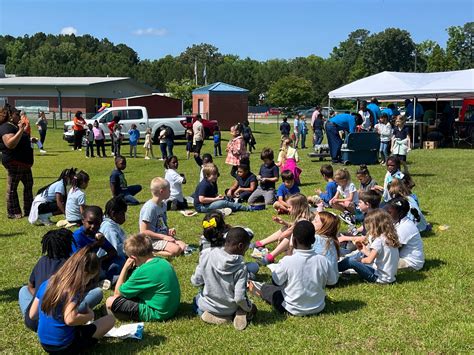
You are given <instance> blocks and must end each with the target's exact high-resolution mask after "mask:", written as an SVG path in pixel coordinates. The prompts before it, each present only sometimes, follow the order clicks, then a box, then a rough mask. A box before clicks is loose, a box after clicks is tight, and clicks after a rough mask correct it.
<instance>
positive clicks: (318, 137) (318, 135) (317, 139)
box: [313, 129, 324, 146]
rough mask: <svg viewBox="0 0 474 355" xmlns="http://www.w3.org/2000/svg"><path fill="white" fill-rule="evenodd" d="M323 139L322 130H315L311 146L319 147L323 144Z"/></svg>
mask: <svg viewBox="0 0 474 355" xmlns="http://www.w3.org/2000/svg"><path fill="white" fill-rule="evenodd" d="M323 138H324V133H323V130H322V129H316V130H315V131H314V144H313V146H315V145H320V144H321V143H322V142H323Z"/></svg>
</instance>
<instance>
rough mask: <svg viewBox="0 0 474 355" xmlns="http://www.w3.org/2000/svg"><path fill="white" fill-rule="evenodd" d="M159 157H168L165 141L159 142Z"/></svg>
mask: <svg viewBox="0 0 474 355" xmlns="http://www.w3.org/2000/svg"><path fill="white" fill-rule="evenodd" d="M160 151H161V159H163V160H164V159H166V158H167V157H168V155H167V153H166V143H160Z"/></svg>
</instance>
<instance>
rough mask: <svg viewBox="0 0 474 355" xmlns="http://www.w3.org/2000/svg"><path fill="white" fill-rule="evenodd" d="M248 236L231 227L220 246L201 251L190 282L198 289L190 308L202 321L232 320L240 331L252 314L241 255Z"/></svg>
mask: <svg viewBox="0 0 474 355" xmlns="http://www.w3.org/2000/svg"><path fill="white" fill-rule="evenodd" d="M250 239H251V236H250V235H249V233H247V231H246V230H245V229H244V228H241V227H235V228H231V229H230V230H229V232H228V233H227V236H226V238H225V243H224V248H207V249H204V250H203V251H202V252H201V255H200V257H199V264H198V266H197V267H196V270H195V271H194V274H193V276H192V277H191V283H192V284H193V285H194V286H196V287H202V290H201V291H200V292H199V294H198V295H197V296H196V297H195V298H194V307H195V311H196V313H197V314H198V315H200V316H201V319H202V320H203V321H204V322H206V323H211V324H223V323H226V322H228V321H230V319H231V318H233V319H234V327H235V329H237V330H243V329H245V328H246V326H247V321H248V320H250V318H251V317H252V316H253V315H254V314H255V313H256V307H255V305H253V304H252V302H250V300H249V299H248V298H247V268H246V266H245V264H244V257H243V256H244V255H245V252H246V251H247V249H248V247H249V243H250Z"/></svg>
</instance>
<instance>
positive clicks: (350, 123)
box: [329, 113, 356, 133]
mask: <svg viewBox="0 0 474 355" xmlns="http://www.w3.org/2000/svg"><path fill="white" fill-rule="evenodd" d="M329 122H332V123H334V124H335V125H336V126H338V127H340V128H341V129H343V130H344V131H347V132H349V133H354V132H355V130H356V122H355V117H354V116H352V115H351V114H350V113H340V114H339V115H336V116H334V117H332V118H330V119H329Z"/></svg>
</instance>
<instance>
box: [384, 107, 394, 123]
mask: <svg viewBox="0 0 474 355" xmlns="http://www.w3.org/2000/svg"><path fill="white" fill-rule="evenodd" d="M382 113H386V114H387V116H388V119H389V120H391V119H392V117H393V111H392V109H391V108H384V109H383V110H382Z"/></svg>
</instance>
